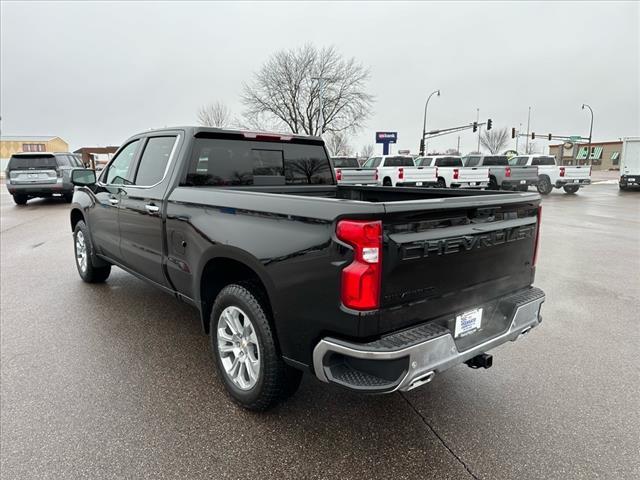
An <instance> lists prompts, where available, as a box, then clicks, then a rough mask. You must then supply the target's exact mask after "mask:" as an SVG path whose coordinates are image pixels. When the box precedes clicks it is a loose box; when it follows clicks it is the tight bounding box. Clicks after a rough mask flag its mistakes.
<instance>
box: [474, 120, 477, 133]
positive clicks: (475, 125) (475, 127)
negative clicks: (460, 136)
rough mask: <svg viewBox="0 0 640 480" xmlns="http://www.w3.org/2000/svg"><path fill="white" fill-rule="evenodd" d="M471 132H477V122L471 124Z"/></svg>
mask: <svg viewBox="0 0 640 480" xmlns="http://www.w3.org/2000/svg"><path fill="white" fill-rule="evenodd" d="M473 131H474V132H477V131H478V122H473Z"/></svg>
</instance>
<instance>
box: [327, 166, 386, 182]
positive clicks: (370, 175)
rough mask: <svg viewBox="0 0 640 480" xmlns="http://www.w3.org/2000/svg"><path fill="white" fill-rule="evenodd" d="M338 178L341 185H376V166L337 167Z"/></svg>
mask: <svg viewBox="0 0 640 480" xmlns="http://www.w3.org/2000/svg"><path fill="white" fill-rule="evenodd" d="M336 178H337V180H338V183H339V184H341V185H375V184H376V183H377V178H376V169H375V168H336Z"/></svg>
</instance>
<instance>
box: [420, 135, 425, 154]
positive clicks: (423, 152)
mask: <svg viewBox="0 0 640 480" xmlns="http://www.w3.org/2000/svg"><path fill="white" fill-rule="evenodd" d="M424 154H425V151H424V138H422V139H421V140H420V155H424Z"/></svg>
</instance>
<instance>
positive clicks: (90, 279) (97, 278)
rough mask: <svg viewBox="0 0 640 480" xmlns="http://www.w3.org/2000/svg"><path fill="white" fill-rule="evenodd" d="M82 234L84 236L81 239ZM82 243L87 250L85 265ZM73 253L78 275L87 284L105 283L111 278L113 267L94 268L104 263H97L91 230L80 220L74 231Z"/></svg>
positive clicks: (107, 265)
mask: <svg viewBox="0 0 640 480" xmlns="http://www.w3.org/2000/svg"><path fill="white" fill-rule="evenodd" d="M80 234H82V235H81V239H80ZM81 243H84V249H85V250H84V253H85V257H84V260H85V261H84V263H83V262H82V260H81V259H82V256H81V246H80V244H81ZM73 252H74V256H75V259H76V268H77V269H78V274H79V275H80V278H82V280H84V281H85V282H87V283H103V282H104V281H105V280H106V279H107V278H109V274H110V273H111V265H109V264H106V265H104V266H100V267H96V266H94V263H98V262H104V261H103V260H99V261H97V259H96V256H95V254H94V252H93V244H92V243H91V237H90V236H89V229H88V228H87V226H86V225H85V223H84V221H82V220H80V221H79V222H78V223H77V224H76V227H75V228H74V229H73Z"/></svg>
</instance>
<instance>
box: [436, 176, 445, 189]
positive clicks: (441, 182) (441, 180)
mask: <svg viewBox="0 0 640 480" xmlns="http://www.w3.org/2000/svg"><path fill="white" fill-rule="evenodd" d="M436 187H438V188H447V182H445V181H444V178H442V177H440V178H438V181H437V183H436Z"/></svg>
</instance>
